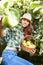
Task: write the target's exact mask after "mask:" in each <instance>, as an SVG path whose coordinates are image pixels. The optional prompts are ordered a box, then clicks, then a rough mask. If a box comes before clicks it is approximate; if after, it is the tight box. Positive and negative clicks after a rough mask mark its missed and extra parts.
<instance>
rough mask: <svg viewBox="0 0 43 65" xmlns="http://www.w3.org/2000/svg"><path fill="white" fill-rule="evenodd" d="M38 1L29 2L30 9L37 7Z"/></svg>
mask: <svg viewBox="0 0 43 65" xmlns="http://www.w3.org/2000/svg"><path fill="white" fill-rule="evenodd" d="M39 4H40V1H39V2H38V1H34V2H31V3H30V9H34V8H36V7H39Z"/></svg>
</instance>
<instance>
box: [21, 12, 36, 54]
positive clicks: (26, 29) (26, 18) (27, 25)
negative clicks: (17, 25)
mask: <svg viewBox="0 0 43 65" xmlns="http://www.w3.org/2000/svg"><path fill="white" fill-rule="evenodd" d="M20 20H21V23H22V31H23V34H24V39H25V40H28V39H30V38H33V35H32V32H33V30H34V29H33V26H32V17H31V14H30V13H25V14H24V15H23V16H22V17H21V19H20ZM35 52H36V48H35V49H29V53H30V55H34V53H35Z"/></svg>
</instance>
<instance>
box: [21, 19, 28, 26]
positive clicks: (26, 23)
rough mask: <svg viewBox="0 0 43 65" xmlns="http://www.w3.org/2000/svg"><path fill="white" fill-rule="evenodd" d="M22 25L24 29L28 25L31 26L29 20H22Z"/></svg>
mask: <svg viewBox="0 0 43 65" xmlns="http://www.w3.org/2000/svg"><path fill="white" fill-rule="evenodd" d="M21 23H22V26H23V27H27V26H28V24H29V21H28V20H27V19H22V20H21Z"/></svg>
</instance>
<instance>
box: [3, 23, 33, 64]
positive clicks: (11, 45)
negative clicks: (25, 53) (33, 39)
mask: <svg viewBox="0 0 43 65" xmlns="http://www.w3.org/2000/svg"><path fill="white" fill-rule="evenodd" d="M2 34H3V35H2V36H3V37H4V39H5V41H6V43H7V46H6V48H5V50H4V51H3V53H2V63H3V65H33V64H32V63H31V62H28V61H26V60H24V59H22V58H20V57H18V56H17V52H18V50H19V49H20V45H21V39H22V37H23V34H22V30H21V26H20V25H19V24H17V25H16V26H15V27H13V29H12V28H4V29H3V33H2Z"/></svg>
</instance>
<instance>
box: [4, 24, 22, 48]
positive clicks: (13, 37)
mask: <svg viewBox="0 0 43 65" xmlns="http://www.w3.org/2000/svg"><path fill="white" fill-rule="evenodd" d="M4 34H5V35H4V37H5V41H6V42H7V45H8V46H10V47H17V48H20V44H21V39H22V37H23V34H22V29H21V26H20V25H18V26H17V27H15V28H14V29H13V30H11V29H9V28H6V29H5V30H4Z"/></svg>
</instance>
